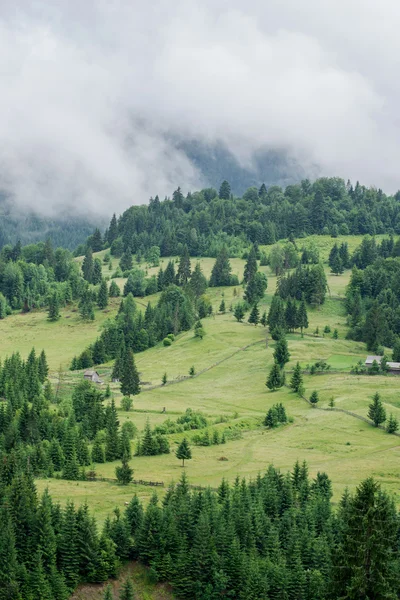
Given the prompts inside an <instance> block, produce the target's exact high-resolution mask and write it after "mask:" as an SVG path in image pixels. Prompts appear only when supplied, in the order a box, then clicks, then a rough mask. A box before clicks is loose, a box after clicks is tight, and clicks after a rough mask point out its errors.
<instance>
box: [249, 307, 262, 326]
mask: <svg viewBox="0 0 400 600" xmlns="http://www.w3.org/2000/svg"><path fill="white" fill-rule="evenodd" d="M259 322H260V311H259V310H258V305H257V303H256V304H254V306H253V308H252V309H251V312H250V316H249V323H252V324H253V325H256V326H257V325H258V323H259Z"/></svg>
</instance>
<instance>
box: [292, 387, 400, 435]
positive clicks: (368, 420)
mask: <svg viewBox="0 0 400 600" xmlns="http://www.w3.org/2000/svg"><path fill="white" fill-rule="evenodd" d="M285 387H287V388H289V389H290V386H289V385H287V384H286V383H285ZM297 395H298V396H299V397H300V398H302V400H304V401H305V402H307V404H309V405H310V406H311V407H312V408H315V409H316V410H323V411H325V412H341V413H345V414H346V415H349V416H350V417H354V418H355V419H358V420H359V421H364V423H368V425H371V424H372V421H371V420H370V419H368V418H367V417H363V416H362V415H358V414H357V413H354V412H352V411H351V410H346V409H345V408H336V406H332V407H329V408H323V407H322V406H316V405H315V404H313V403H312V402H310V401H309V399H308V398H306V396H304V395H303V394H297ZM375 428H376V429H382V431H386V429H385V427H384V426H383V425H378V426H377V427H376V426H375ZM390 435H396V436H397V437H400V433H398V432H396V431H395V432H393V433H391V434H390Z"/></svg>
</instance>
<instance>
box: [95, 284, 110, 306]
mask: <svg viewBox="0 0 400 600" xmlns="http://www.w3.org/2000/svg"><path fill="white" fill-rule="evenodd" d="M97 305H98V307H99V308H101V309H104V308H106V307H107V306H108V288H107V282H106V280H105V279H102V280H101V284H100V289H99V293H98V295H97Z"/></svg>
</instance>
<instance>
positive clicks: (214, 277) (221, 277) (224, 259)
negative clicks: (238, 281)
mask: <svg viewBox="0 0 400 600" xmlns="http://www.w3.org/2000/svg"><path fill="white" fill-rule="evenodd" d="M231 271H232V267H231V263H230V262H229V257H228V251H227V249H226V247H225V246H223V247H222V249H221V250H220V252H219V253H218V256H217V258H216V260H215V263H214V266H213V268H212V271H211V277H210V286H211V287H217V286H226V285H231V281H232V279H231Z"/></svg>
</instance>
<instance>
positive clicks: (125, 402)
mask: <svg viewBox="0 0 400 600" xmlns="http://www.w3.org/2000/svg"><path fill="white" fill-rule="evenodd" d="M132 406H133V400H132V398H131V397H130V396H124V397H123V398H122V400H121V408H122V410H125V411H127V412H128V411H129V410H131V409H132Z"/></svg>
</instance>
